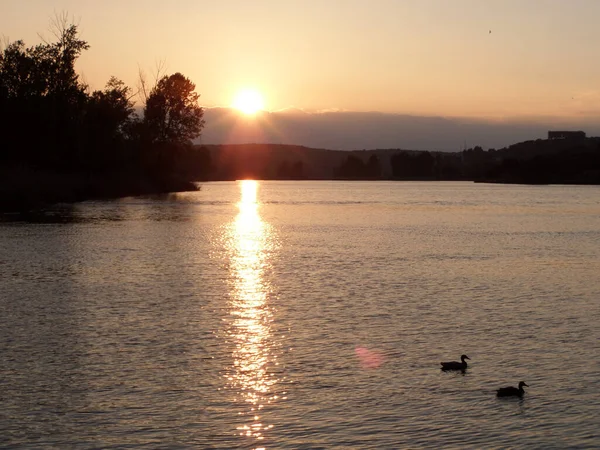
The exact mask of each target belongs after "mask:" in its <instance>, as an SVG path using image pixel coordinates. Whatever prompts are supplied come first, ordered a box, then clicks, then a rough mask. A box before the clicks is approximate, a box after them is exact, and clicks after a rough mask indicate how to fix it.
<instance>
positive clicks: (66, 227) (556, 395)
mask: <svg viewBox="0 0 600 450" xmlns="http://www.w3.org/2000/svg"><path fill="white" fill-rule="evenodd" d="M0 219H1V220H2V222H1V223H0V447H2V448H15V449H16V448H19V449H20V448H32V449H33V448H36V449H72V448H74V449H92V448H95V449H107V448H148V449H156V448H165V449H167V448H168V449H187V448H201V449H209V448H215V449H236V448H241V449H257V448H264V449H318V448H323V449H331V448H336V449H341V448H344V449H393V448H438V447H444V448H473V449H480V448H509V447H510V448H536V449H549V448H599V447H600V428H599V426H598V425H599V424H600V187H598V186H520V185H492V184H474V183H462V182H460V183H458V182H457V183H445V182H440V183H435V182H429V183H418V182H334V181H323V182H314V181H306V182H275V181H273V182H253V181H241V182H230V183H229V182H223V183H205V184H202V187H201V190H200V191H199V192H194V193H184V194H173V195H170V196H165V197H160V198H127V199H122V200H118V201H94V202H85V203H81V204H76V205H70V206H69V205H63V206H57V207H55V208H54V209H52V210H48V211H46V212H45V213H43V214H42V213H41V214H37V215H32V216H31V217H28V218H23V217H19V216H11V215H3V216H0ZM463 353H464V354H467V355H468V356H469V357H470V358H471V361H469V368H468V369H467V370H466V372H465V373H464V374H463V373H460V372H458V373H445V372H442V371H440V369H439V367H440V365H439V363H440V361H449V360H458V359H459V358H460V355H461V354H463ZM519 381H525V382H526V383H527V384H528V385H529V388H525V389H526V393H525V395H524V397H523V398H522V399H518V398H515V399H498V398H496V396H495V390H496V389H497V388H499V387H503V386H508V385H513V386H516V385H517V384H518V382H519Z"/></svg>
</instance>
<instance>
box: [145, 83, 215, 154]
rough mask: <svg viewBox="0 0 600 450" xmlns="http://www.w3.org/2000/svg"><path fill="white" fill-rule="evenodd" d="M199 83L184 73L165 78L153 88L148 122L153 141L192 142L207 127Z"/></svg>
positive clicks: (147, 128) (149, 134)
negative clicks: (197, 85) (205, 125)
mask: <svg viewBox="0 0 600 450" xmlns="http://www.w3.org/2000/svg"><path fill="white" fill-rule="evenodd" d="M195 89H196V86H195V85H194V83H192V82H191V81H190V80H189V79H188V78H186V77H185V76H183V75H182V74H181V73H179V72H178V73H175V74H173V75H170V76H164V77H163V78H161V79H160V80H159V81H158V83H157V84H156V86H155V87H154V88H153V89H152V90H151V91H150V95H149V96H148V99H147V101H146V107H145V109H144V123H145V125H146V130H147V133H148V136H149V138H150V141H151V142H152V143H171V144H189V143H191V141H192V140H193V139H195V138H196V137H198V136H200V133H201V131H202V128H203V127H204V120H203V119H202V117H203V116H204V110H203V109H202V108H201V107H200V106H199V105H198V99H199V97H200V96H199V94H197V93H196V92H195Z"/></svg>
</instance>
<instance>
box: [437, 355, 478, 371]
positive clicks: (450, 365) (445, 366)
mask: <svg viewBox="0 0 600 450" xmlns="http://www.w3.org/2000/svg"><path fill="white" fill-rule="evenodd" d="M465 359H471V358H469V357H468V356H467V355H461V356H460V361H461V362H458V361H448V362H441V363H440V364H441V365H442V370H465V369H466V368H467V362H466V361H465Z"/></svg>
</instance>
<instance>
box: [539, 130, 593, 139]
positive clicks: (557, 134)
mask: <svg viewBox="0 0 600 450" xmlns="http://www.w3.org/2000/svg"><path fill="white" fill-rule="evenodd" d="M548 139H585V132H584V131H548Z"/></svg>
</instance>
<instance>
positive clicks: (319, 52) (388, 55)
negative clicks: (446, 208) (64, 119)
mask: <svg viewBox="0 0 600 450" xmlns="http://www.w3.org/2000/svg"><path fill="white" fill-rule="evenodd" d="M61 11H67V12H69V13H70V14H72V15H73V16H74V17H75V18H76V20H77V21H78V22H79V24H80V29H81V31H82V36H83V38H84V39H86V40H87V41H88V42H89V43H90V45H91V48H90V50H88V51H87V52H86V54H85V55H84V56H83V57H82V58H81V60H80V63H79V70H80V72H81V74H82V75H83V76H84V79H85V80H86V82H87V83H89V84H90V85H91V87H92V88H94V89H98V88H101V87H102V86H103V85H104V83H105V82H106V81H107V80H108V78H109V77H110V76H111V75H115V76H117V77H119V78H121V79H123V80H124V81H125V82H126V83H127V84H129V85H130V86H135V84H136V77H137V72H138V66H139V67H141V68H143V69H144V70H145V71H147V72H148V73H151V72H152V71H153V69H154V67H155V65H156V62H157V61H160V60H164V61H165V62H166V67H167V72H169V73H172V72H175V71H180V72H182V73H184V74H185V75H186V76H188V77H189V78H191V79H192V80H193V81H194V82H195V83H196V85H197V90H198V92H199V93H200V94H201V102H202V103H203V105H205V106H218V105H221V106H225V105H230V104H231V103H232V102H233V99H234V96H235V94H236V92H238V91H239V90H241V89H244V88H254V89H257V90H258V91H260V92H261V93H262V94H263V96H264V98H265V107H266V108H267V109H269V110H278V109H282V108H287V107H298V108H303V109H307V110H322V109H340V110H352V111H381V112H393V113H407V114H418V115H442V116H450V117H457V116H466V117H496V118H498V117H499V118H503V117H524V116H525V117H530V116H553V117H561V118H572V119H573V120H578V119H579V118H589V117H595V116H600V58H599V57H598V55H599V53H598V43H599V42H600V26H598V19H600V1H597V0H573V1H569V2H567V1H563V0H454V1H450V0H373V1H371V2H366V1H364V0H361V1H358V0H304V1H280V0H254V1H252V2H248V1H246V0H219V1H213V2H202V1H198V0H179V1H178V0H173V1H172V2H165V1H157V0H145V1H139V0H127V1H123V0H118V1H117V0H105V1H102V2H99V1H95V0H55V1H53V2H48V1H43V0H27V1H23V0H3V1H2V2H1V3H0V33H2V34H3V35H4V36H5V37H7V38H9V39H10V40H16V39H24V40H25V41H26V43H27V44H35V43H37V42H39V38H38V36H37V33H38V32H41V33H42V34H48V33H45V31H46V30H47V29H48V23H49V19H50V18H51V17H52V16H53V15H54V13H55V12H61ZM490 30H491V33H490Z"/></svg>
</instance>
